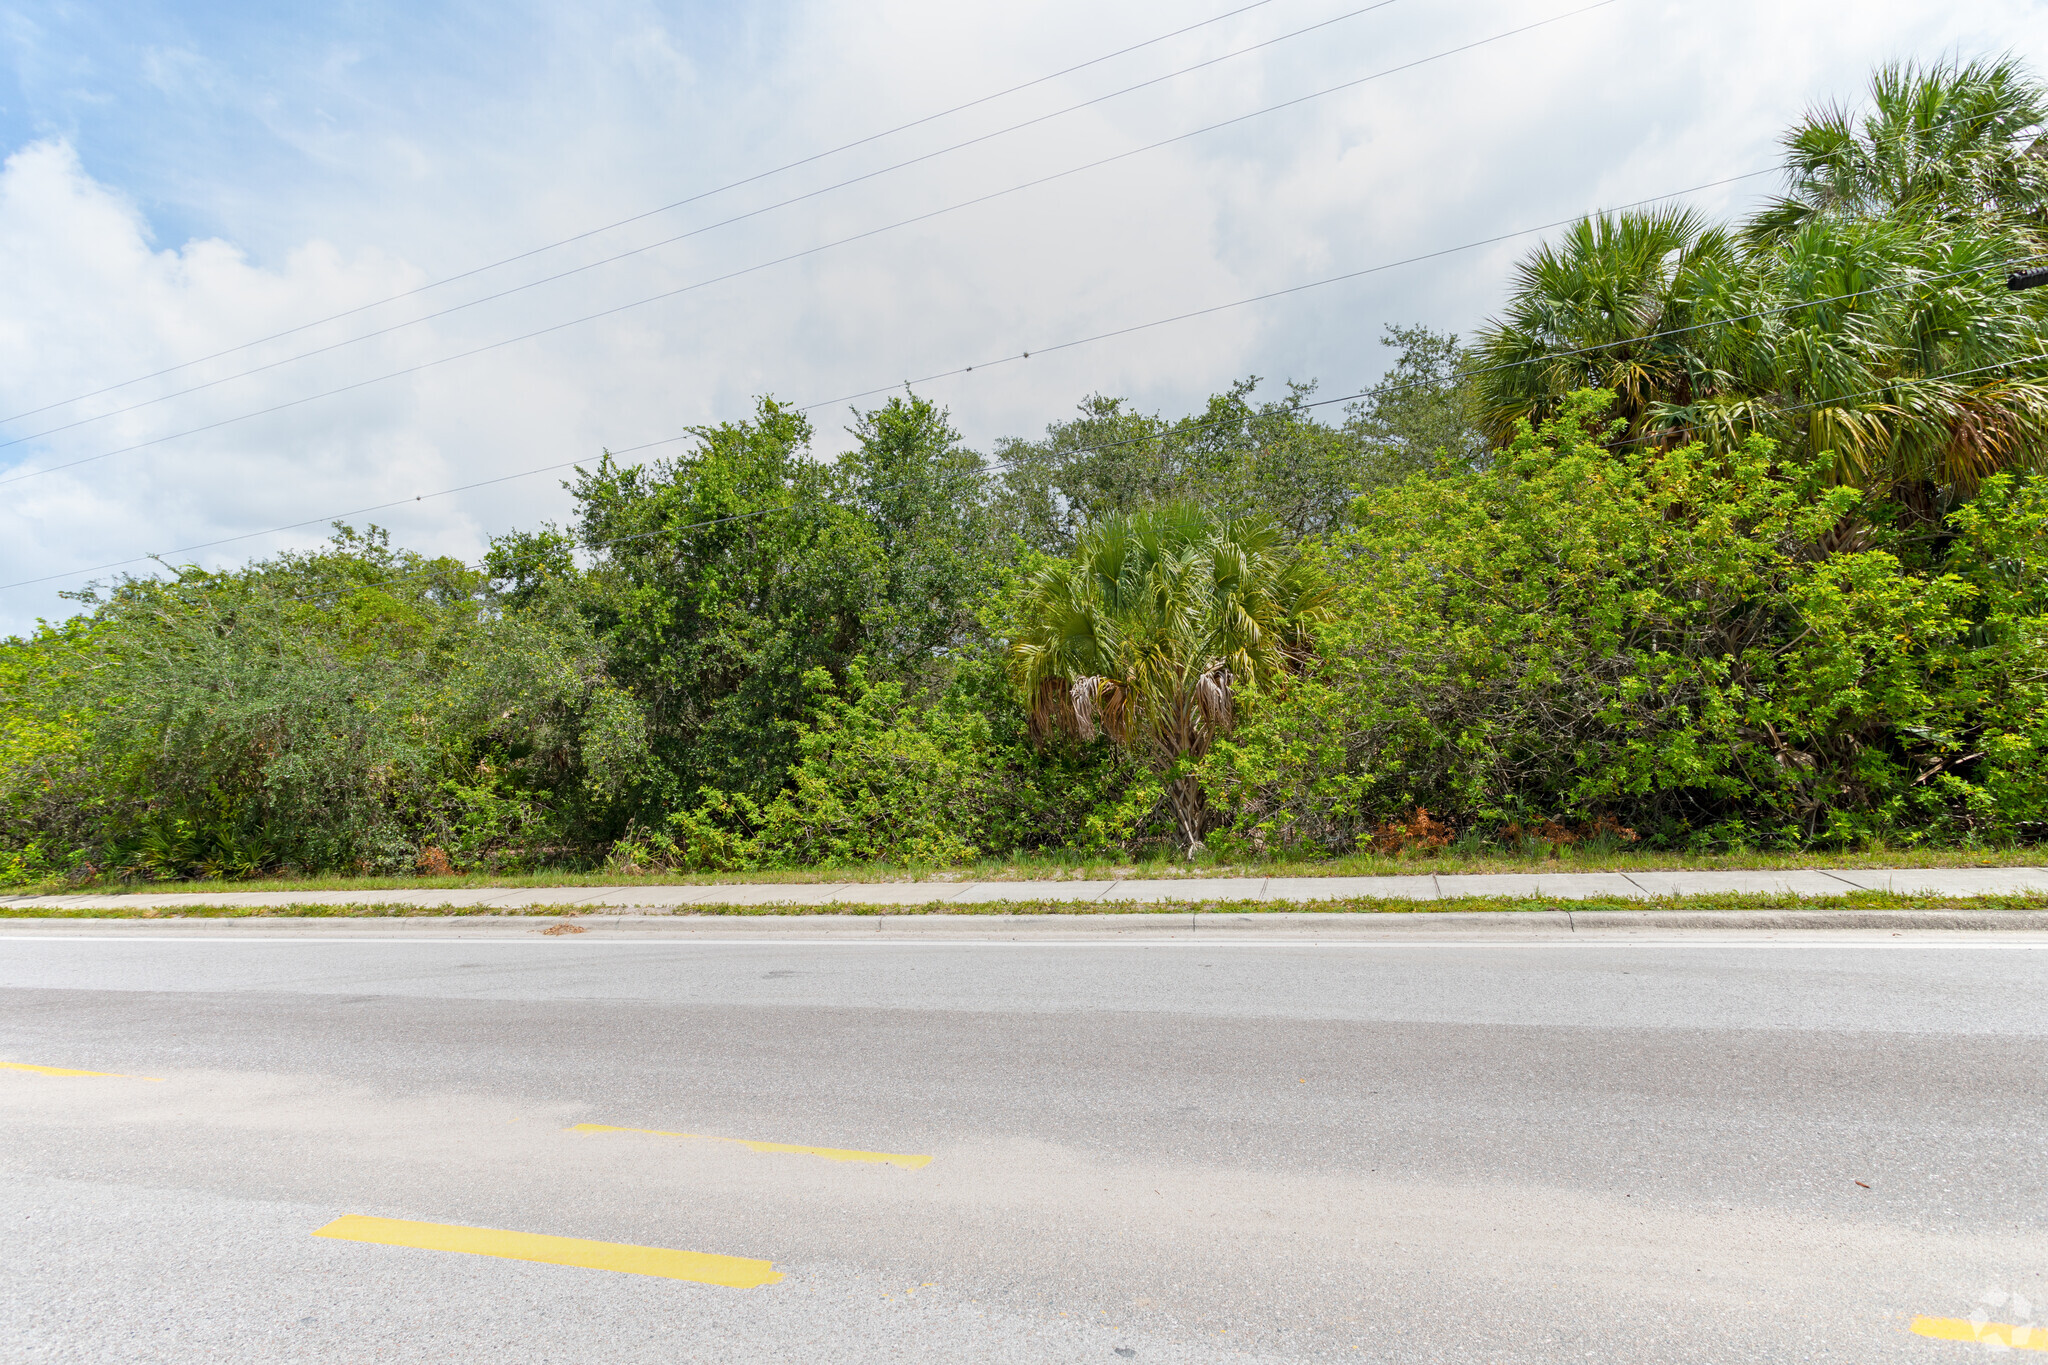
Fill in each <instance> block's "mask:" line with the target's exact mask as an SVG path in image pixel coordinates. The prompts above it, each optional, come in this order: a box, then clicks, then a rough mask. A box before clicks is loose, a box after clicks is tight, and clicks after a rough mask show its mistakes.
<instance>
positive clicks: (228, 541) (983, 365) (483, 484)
mask: <svg viewBox="0 0 2048 1365" xmlns="http://www.w3.org/2000/svg"><path fill="white" fill-rule="evenodd" d="M1777 169H1778V168H1777V167H1775V166H1767V167H1765V168H1764V169H1762V170H1757V171H1746V172H1744V173H1743V174H1741V175H1733V176H1726V177H1724V178H1722V179H1720V180H1709V181H1707V182H1705V183H1704V184H1700V185H1693V186H1689V187H1687V188H1686V189H1682V190H1673V191H1671V192H1669V193H1667V194H1659V195H1652V196H1650V197H1649V198H1647V199H1637V200H1634V201H1632V202H1630V203H1626V204H1619V205H1615V206H1613V207H1611V208H1605V209H1600V210H1597V211H1596V212H1598V213H1621V212H1625V211H1627V210H1629V209H1632V208H1640V207H1641V206H1642V205H1644V204H1654V203H1659V202H1661V201H1663V200H1666V199H1676V198H1678V197H1680V196H1682V195H1687V194H1696V193H1698V192H1699V191H1701V190H1707V189H1714V188H1716V187H1718V186H1721V185H1732V184H1735V183H1738V182H1740V181H1743V180H1752V179H1755V178H1756V177H1757V176H1760V175H1769V174H1771V173H1773V172H1774V171H1776V170H1777ZM1587 216H1588V215H1585V214H1575V215H1573V216H1572V217H1570V218H1560V219H1557V220H1555V221H1553V222H1549V223H1542V224H1538V225H1537V226H1535V227H1527V228H1522V229H1520V230H1518V231H1515V232H1507V233H1500V234H1497V235H1495V236H1492V237H1486V238H1481V239H1480V240H1478V241H1474V242H1465V243H1462V244H1461V245H1459V246H1454V247H1444V248H1441V249H1439V250H1436V251H1430V252H1425V253H1423V254H1422V255H1419V256H1410V257H1407V258H1405V259H1403V260H1398V261H1388V262H1384V263H1382V264H1380V265H1375V266H1368V267H1366V268H1364V269H1362V270H1352V271H1346V272H1345V273H1344V274H1341V275H1332V276H1329V277H1327V278H1325V279H1321V280H1311V281H1309V282H1308V283H1306V284H1299V285H1292V286H1290V287H1288V288H1286V289H1276V290H1272V291H1270V292H1268V293H1264V294H1254V295H1252V296H1251V297H1249V298H1243V299H1236V300H1233V301H1232V302H1229V303H1219V304H1216V305H1214V306H1212V307H1209V308H1199V309H1196V310H1194V311H1193V312H1188V313H1181V314H1177V315H1175V316H1173V317H1168V318H1160V319H1157V320H1155V321H1152V322H1144V323H1138V324H1135V325H1133V326H1130V327H1121V328H1117V329H1115V330H1113V331H1108V332H1100V333H1097V334H1095V335H1094V336H1087V337H1078V338H1075V339H1073V340H1070V341H1062V342H1056V343H1054V344H1053V345H1050V346H1042V347H1040V348H1038V350H1036V351H1022V352H1018V353H1017V354H1016V355H1013V356H1003V357H1000V358H998V359H996V360H992V361H980V362H976V363H975V364H973V365H964V366H959V367H956V368H954V369H951V370H942V371H939V372H937V373H934V374H931V375H927V376H925V377H924V378H921V379H914V380H905V381H901V382H898V383H890V384H885V385H883V386H881V387H880V388H873V389H865V390H862V391H861V392H859V393H853V394H846V395H843V396H841V397H838V398H831V399H826V400H823V401H821V402H815V403H807V404H804V405H803V406H801V407H798V408H795V409H793V410H794V411H796V412H815V411H817V410H818V409H819V408H827V407H834V406H836V405H838V404H840V403H845V402H852V401H855V400H858V399H861V398H869V397H872V396H874V395H875V394H879V393H889V392H893V391H894V390H895V389H897V388H899V387H904V386H906V385H914V384H923V383H928V382H930V381H932V380H936V379H947V378H951V377H953V376H955V375H962V374H969V373H972V372H973V371H974V370H976V369H984V370H985V369H992V368H994V367H995V366H997V365H1002V364H1007V363H1008V362H1009V361H1011V360H1019V359H1023V360H1028V359H1029V358H1030V357H1031V356H1033V355H1049V354H1051V353H1053V352H1056V351H1065V350H1070V349H1072V348H1074V347H1076V346H1085V345H1087V344H1089V343H1091V342H1096V341H1105V340H1109V339H1112V338H1115V337H1120V336H1127V335H1129V334H1131V333H1134V332H1141V331H1147V330H1149V329H1151V328H1155V327H1163V326H1167V325H1169V324H1171V323H1175V322H1182V321H1186V320H1188V319H1190V318H1198V317H1206V316H1209V315H1210V314H1214V313H1220V312H1224V311H1226V310H1228V309H1232V308H1242V307H1245V306H1247V305H1250V304H1254V303H1263V302H1266V301H1268V300H1271V299H1276V298H1282V297H1285V296H1287V295H1290V294H1297V293H1300V292H1302V291H1304V290H1308V289H1315V288H1319V287H1321V286H1323V285H1329V284H1340V283H1342V282H1344V281H1346V280H1354V279H1358V278H1360V277H1362V276H1366V275H1372V274H1377V273H1379V272H1381V271H1386V270H1392V269H1395V268H1397V267H1399V266H1404V265H1413V264H1416V263H1418V262H1421V261H1430V260H1436V259H1438V258H1440V257H1443V256H1447V255H1451V254H1454V253H1456V252H1460V251H1471V250H1475V249H1477V248H1479V247H1483V246H1492V245H1495V244H1496V243H1499V242H1504V241H1509V240H1512V239H1513V238H1516V237H1526V236H1529V235H1530V234H1532V233H1537V232H1546V231H1548V230H1549V229H1551V228H1554V227H1558V226H1561V225H1563V224H1567V223H1576V222H1578V221H1580V220H1581V219H1583V218H1585V217H1587ZM1845 297H1847V296H1845ZM689 439H690V433H688V432H685V433H683V434H681V435H678V436H664V437H661V438H659V439H657V440H652V441H643V442H642V443H640V444H639V445H633V446H624V447H621V448H620V449H618V450H608V451H607V452H606V453H607V454H610V455H614V456H616V455H636V454H639V453H640V452H642V451H646V450H653V449H656V448H657V447H660V446H665V445H674V444H676V443H677V442H679V441H687V440H689ZM587 458H588V457H579V458H578V459H574V460H563V461H560V462H558V463H555V464H548V465H541V466H538V467H537V468H534V469H527V470H522V471H521V472H519V473H517V474H502V475H499V476H497V477H495V478H490V479H482V480H479V481H478V482H475V483H466V484H461V485H458V486H457V487H454V488H442V489H437V490H436V491H434V492H431V493H421V494H417V495H415V496H413V497H410V498H397V499H394V500H392V501H390V502H383V503H376V504H373V505H371V506H368V507H358V508H353V509H351V510H349V511H346V512H335V513H330V514H328V515H327V516H320V517H308V518H307V519H306V520H304V521H295V522H290V523H287V524H286V525H283V526H272V527H270V528H268V529H266V530H262V531H248V532H245V533H243V534H241V535H234V536H227V537H224V538H222V539H220V540H209V541H203V542H201V543H199V544H197V545H184V546H180V547H179V548H177V549H175V550H163V551H159V552H158V553H157V554H154V555H134V556H131V557H129V558H127V559H118V560H114V561H112V562H111V563H107V564H96V565H93V566H92V567H90V568H83V569H69V570H66V571H65V572H63V573H56V574H47V575H45V576H43V577H41V578H29V579H23V580H21V581H20V582H17V583H0V592H5V591H7V590H8V589H11V588H19V587H27V586H30V585H31V584H36V583H49V582H54V581H56V580H57V579H60V578H72V577H76V576H77V575H79V574H82V573H98V572H99V571H100V570H102V569H117V568H120V567H121V566H122V565H124V564H139V563H141V562H143V561H145V560H149V559H156V558H160V557H161V556H163V555H180V554H190V553H191V552H193V551H195V550H210V549H214V548H216V547H218V546H221V545H232V544H234V543H236V542H237V541H243V540H254V539H256V538H258V537H260V536H267V535H275V534H277V533H278V532H280V531H295V530H298V529H299V528H300V527H304V526H318V525H322V524H325V523H327V522H331V521H335V520H338V519H340V518H343V517H353V516H362V515H364V514H365V513H369V512H383V511H388V510H389V509H391V508H393V507H403V506H406V505H407V504H409V503H415V502H420V501H422V500H424V499H426V498H441V497H448V496H450V495H452V494H456V493H467V492H470V491H472V490H474V489H478V488H487V487H489V486H491V485H493V484H500V483H508V482H511V481H512V480H515V479H525V478H532V477H533V476H535V475H537V474H551V473H555V472H557V471H559V470H563V469H570V468H573V467H575V466H576V465H579V464H582V463H584V461H585V459H587Z"/></svg>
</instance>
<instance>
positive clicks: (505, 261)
mask: <svg viewBox="0 0 2048 1365" xmlns="http://www.w3.org/2000/svg"><path fill="white" fill-rule="evenodd" d="M1271 3H1273V0H1252V3H1250V4H1248V5H1240V6H1239V7H1238V8H1236V9H1233V10H1226V11H1224V12H1223V13H1222V14H1218V15H1214V16H1212V17H1211V18H1208V19H1203V20H1200V21H1199V22H1196V23H1192V24H1188V25H1186V26H1185V27H1182V28H1177V29H1174V30H1173V31H1172V32H1170V33H1162V34H1160V35H1159V36H1158V37H1156V38H1147V39H1145V41H1143V42H1141V43H1133V44H1131V45H1130V46H1129V47H1120V48H1118V49H1117V50H1116V51H1114V52H1106V53H1104V54H1103V55H1102V56H1100V57H1091V58H1089V59H1088V60H1087V61H1085V62H1077V63H1075V64H1074V65H1073V66H1068V67H1062V68H1061V69H1060V70H1058V71H1054V72H1052V73H1051V74H1049V75H1044V76H1039V77H1036V78H1035V79H1032V80H1028V81H1025V82H1024V83H1023V84H1021V85H1012V86H1009V87H1008V88H1006V89H1003V90H998V91H996V92H995V93H994V94H990V95H982V96H980V97H979V98H977V99H971V100H969V101H967V103H965V104H956V105H954V106H953V107H952V108H950V109H941V110H940V111H939V112H938V113H936V114H926V115H924V116H923V117H922V118H915V119H912V120H911V121H910V122H908V123H899V124H897V125H896V126H895V127H893V128H885V129H883V130H882V131H881V132H879V133H870V134H868V135H867V136H866V137H861V138H856V139H854V140H853V141H852V142H842V143H840V144H839V145H838V146H837V147H828V148H827V149H825V150H824V151H822V152H813V153H812V154H811V155H809V156H805V157H800V158H798V159H797V160H795V161H789V162H785V163H783V164H782V165H780V166H775V167H772V168H771V169H769V170H765V171H757V172H755V173H754V174H752V175H749V176H746V177H744V178H742V179H739V180H732V181H728V182H726V183H725V184H723V185H718V186H715V187H713V188H711V189H708V190H700V191H699V192H698V193H696V194H693V195H690V196H689V197H687V198H684V199H678V200H675V201H674V202H673V203H668V204H663V205H662V206H661V207H659V208H653V209H648V210H646V211H645V212H642V213H636V214H634V215H632V216H631V217H628V218H620V219H617V220H616V221H614V222H610V223H605V224H603V225H602V226H600V227H594V228H590V229H587V230H586V231H583V232H579V233H577V234H575V235H574V236H571V237H563V238H560V239H558V240H556V241H552V242H548V243H545V244H544V245H541V246H537V247H533V248H530V249H529V250H526V251H522V252H519V253H518V254H516V255H512V256H505V257H502V258H500V259H498V260H495V261H490V262H487V263H485V264H483V265H479V266H475V267H472V268H471V269H469V270H465V271H462V272H461V273H459V274H455V275H444V276H443V277H441V278H440V279H438V280H430V281H428V282H427V283H426V284H422V285H417V286H415V287H413V288H411V289H407V290H403V291H402V292H400V293H396V294H391V295H388V296H386V297H384V298H381V299H373V300H371V301H370V302H369V303H364V304H358V305H357V306H356V307H354V308H348V309H344V310H342V311H341V312H339V313H330V314H328V315H327V316H326V317H321V318H314V319H313V320H312V321H311V322H302V323H300V324H298V325H297V326H296V327H287V328H285V329H284V330H283V331H282V332H272V333H271V334H270V335H269V336H265V337H258V338H256V339H255V340H254V341H244V342H242V343H240V344H238V345H235V346H230V347H228V348H227V349H226V350H221V351H215V352H213V353H212V354H211V355H203V356H199V357H197V358H195V359H192V360H182V361H179V362H178V363H177V364H175V365H170V366H167V367H165V368H164V369H161V370H155V371H152V372H151V373H149V374H144V375H137V376H136V377H135V378H133V379H124V380H122V381H121V382H120V383H118V384H109V385H108V386H107V387H105V388H102V389H94V390H93V391H92V392H90V393H81V394H76V395H74V396H72V397H70V398H61V399H58V400H57V401H56V402H54V403H46V404H44V405H43V406H42V407H39V408H30V409H28V410H27V411H25V412H17V413H15V414H14V415H13V416H11V417H0V425H5V424H7V423H10V422H18V421H20V420H21V419H22V418H24V417H34V416H35V415H37V414H38V413H44V412H48V411H50V410H51V409H52V408H61V407H65V406H67V405H69V404H72V403H81V402H84V401H85V400H86V399H88V398H98V397H100V396H101V395H102V394H108V393H113V392H115V391H117V390H119V389H125V388H128V387H130V386H132V385H135V384H141V383H144V382H146V381H148V380H151V379H161V378H162V377H163V376H164V375H167V374H175V373H177V372H178V371H179V370H185V369H190V368H191V367H192V366H194V365H203V364H205V363H206V362H207V361H209V360H219V359H221V358H222V357H223V356H230V355H234V354H235V353H236V352H238V351H246V350H249V349H250V348H252V347H256V346H262V345H264V344H266V343H268V342H272V341H281V340H283V339H284V338H285V337H288V336H295V335H297V334H298V333H300V332H304V331H308V330H310V329H312V328H314V327H320V326H323V325H325V324H327V323H330V322H339V321H341V320H342V319H343V318H350V317H354V316H356V315H357V314H358V313H365V312H368V311H369V310H370V309H372V308H381V307H383V306H384V305H385V304H387V303H398V302H400V301H402V300H404V299H409V298H413V297H415V296H417V295H420V294H424V293H426V292H428V291H429V290H433V289H439V288H441V287H442V286H443V285H449V284H454V283H456V282H457V281H459V280H466V279H470V278H472V277H474V276H477V275H481V274H484V273H485V272H487V271H492V270H497V269H499V268H500V267H502V266H508V265H513V264H516V263H517V262H520V261H524V260H527V259H529V258H531V257H534V256H539V255H541V254H543V253H545V252H549V251H554V250H556V249H557V248H560V247H565V246H570V245H572V244H574V243H576V242H581V241H584V240H586V239H587V238H591V237H595V236H598V235H600V234H601V233H606V232H610V231H612V230H613V229H615V228H622V227H627V226H629V225H631V224H633V223H638V222H641V221H643V220H645V219H648V218H654V217H657V216H659V215H661V214H664V213H668V212H671V211H672V210H675V209H679V208H684V207H687V206H688V205H690V204H695V203H699V202H701V201H702V200H705V199H710V198H712V197H714V196H716V195H720V194H724V193H726V192H727V191H729V190H736V189H739V188H741V187H743V186H746V185H751V184H754V183H755V182H756V181H760V180H766V179H768V178H769V177H771V176H776V175H781V174H782V173H783V172H785V171H793V170H796V169H797V168H798V167H800V166H808V165H810V164H811V163H812V162H814V161H822V160H824V159H825V158H826V157H831V156H837V155H839V153H841V152H850V151H852V150H853V149H854V148H856V147H865V146H867V145H868V144H869V143H871V142H879V141H881V140H882V139H883V138H886V137H894V136H895V135H896V134H897V133H905V132H908V131H910V130H911V129H912V128H920V127H923V126H924V125H925V124H927V123H933V122H936V121H938V120H939V119H943V118H951V117H952V116H953V115H954V114H959V113H964V112H966V111H967V110H969V109H973V108H977V107H979V106H980V105H984V104H988V103H990V102H991V101H993V100H999V99H1002V98H1004V97H1006V96H1009V95H1014V94H1017V93H1018V92H1019V91H1023V90H1029V89H1031V88H1032V87H1034V86H1039V85H1044V84H1045V83H1046V82H1048V81H1056V80H1059V79H1060V78H1061V77H1063V76H1071V75H1073V74H1074V73H1075V72H1076V71H1084V70H1086V69H1087V68H1089V67H1091V66H1099V65H1101V64H1102V63H1103V62H1107V61H1112V60H1114V59H1116V58H1118V57H1124V56H1128V55H1130V54H1131V53H1133V52H1137V51H1140V50H1142V49H1144V48H1148V47H1155V46H1157V45H1158V44H1160V43H1163V42H1167V41H1169V40H1171V39H1174V38H1178V37H1181V36H1182V35H1184V34H1188V33H1193V32H1194V31H1195V30H1196V29H1199V28H1206V27H1208V26H1209V25H1211V24H1218V23H1221V22H1223V21H1224V20H1225V19H1235V18H1236V17H1237V16H1238V15H1240V14H1246V13H1249V12H1250V11H1252V10H1255V9H1259V8H1262V7H1264V6H1266V5H1269V4H1271Z"/></svg>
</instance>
